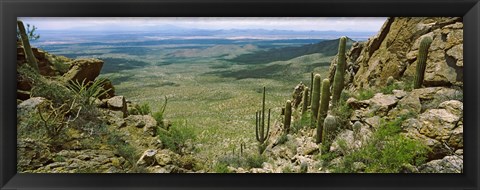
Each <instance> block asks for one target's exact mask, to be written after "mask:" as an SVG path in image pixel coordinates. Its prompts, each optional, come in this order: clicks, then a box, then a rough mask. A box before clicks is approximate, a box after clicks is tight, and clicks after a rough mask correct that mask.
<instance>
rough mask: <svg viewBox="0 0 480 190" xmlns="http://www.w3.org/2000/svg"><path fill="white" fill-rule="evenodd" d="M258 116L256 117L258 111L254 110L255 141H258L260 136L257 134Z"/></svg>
mask: <svg viewBox="0 0 480 190" xmlns="http://www.w3.org/2000/svg"><path fill="white" fill-rule="evenodd" d="M258 121H259V118H258V111H257V112H255V137H256V138H257V141H260V138H259V136H258V128H259V122H258Z"/></svg>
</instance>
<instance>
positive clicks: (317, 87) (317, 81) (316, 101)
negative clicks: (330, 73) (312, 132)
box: [311, 74, 321, 126]
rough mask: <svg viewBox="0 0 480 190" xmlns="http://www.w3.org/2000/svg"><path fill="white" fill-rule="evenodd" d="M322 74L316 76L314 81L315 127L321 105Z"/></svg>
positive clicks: (312, 120) (313, 108)
mask: <svg viewBox="0 0 480 190" xmlns="http://www.w3.org/2000/svg"><path fill="white" fill-rule="evenodd" d="M320 80H321V77H320V74H316V75H315V77H314V79H313V89H312V107H311V109H312V118H311V125H312V126H315V122H316V121H317V115H318V107H319V104H320V102H319V101H320V86H321V84H320Z"/></svg>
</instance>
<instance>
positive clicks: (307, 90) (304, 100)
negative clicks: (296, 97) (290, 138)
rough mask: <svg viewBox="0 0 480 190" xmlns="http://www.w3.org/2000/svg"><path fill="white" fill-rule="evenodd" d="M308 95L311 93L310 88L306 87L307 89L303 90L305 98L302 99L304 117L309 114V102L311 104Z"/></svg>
mask: <svg viewBox="0 0 480 190" xmlns="http://www.w3.org/2000/svg"><path fill="white" fill-rule="evenodd" d="M308 93H309V89H308V87H305V89H303V98H302V101H303V105H302V115H305V113H307V108H308V102H309V99H308V98H309V97H308Z"/></svg>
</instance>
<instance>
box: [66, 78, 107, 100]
mask: <svg viewBox="0 0 480 190" xmlns="http://www.w3.org/2000/svg"><path fill="white" fill-rule="evenodd" d="M106 81H107V78H98V79H97V80H95V81H93V82H86V81H85V79H84V80H83V81H82V82H79V81H78V80H77V81H73V82H71V83H68V84H67V88H68V89H69V90H70V91H71V92H72V93H74V94H75V95H76V97H77V98H78V99H79V100H80V101H81V103H82V104H86V105H91V104H93V103H94V100H95V99H97V98H98V97H100V96H103V95H105V94H107V93H108V91H110V89H108V90H105V89H104V88H103V85H104V83H105V82H106Z"/></svg>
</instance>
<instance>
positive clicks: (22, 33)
mask: <svg viewBox="0 0 480 190" xmlns="http://www.w3.org/2000/svg"><path fill="white" fill-rule="evenodd" d="M17 26H18V31H19V32H20V38H21V39H22V44H23V50H24V52H25V56H26V58H27V63H28V65H30V67H32V68H33V69H35V71H38V65H37V60H36V58H35V56H34V55H33V51H32V47H31V46H30V41H29V40H28V36H27V33H26V31H25V26H24V25H23V22H22V21H21V20H17Z"/></svg>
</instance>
